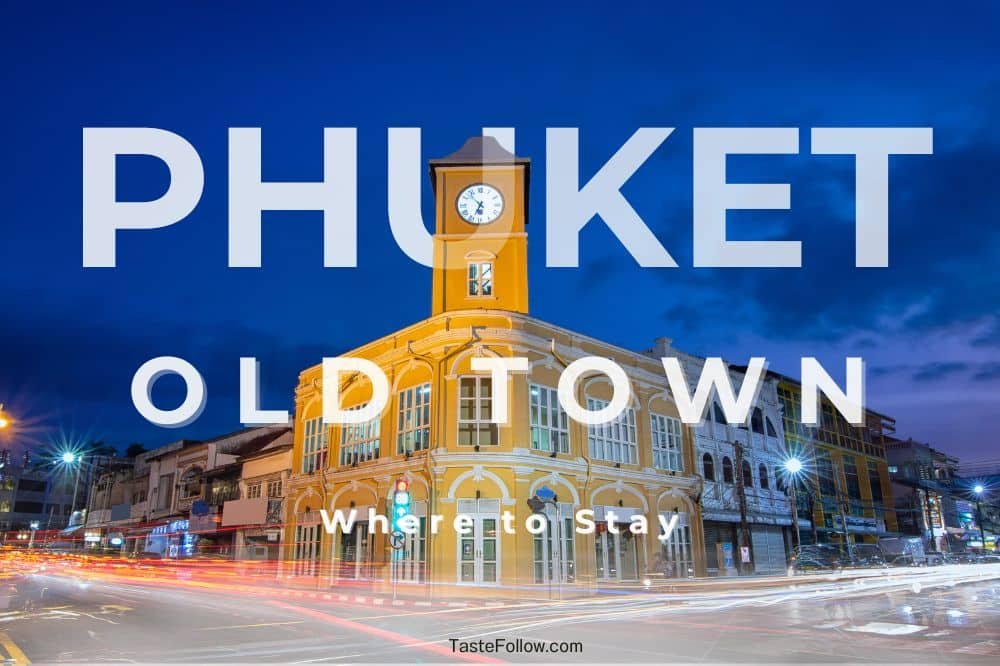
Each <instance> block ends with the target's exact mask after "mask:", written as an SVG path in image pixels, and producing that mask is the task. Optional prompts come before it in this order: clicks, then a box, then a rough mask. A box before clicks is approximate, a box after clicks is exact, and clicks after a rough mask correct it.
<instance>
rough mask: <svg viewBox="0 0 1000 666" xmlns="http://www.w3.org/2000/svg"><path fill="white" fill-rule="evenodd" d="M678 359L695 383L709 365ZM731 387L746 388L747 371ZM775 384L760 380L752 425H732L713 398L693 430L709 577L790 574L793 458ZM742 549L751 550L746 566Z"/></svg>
mask: <svg viewBox="0 0 1000 666" xmlns="http://www.w3.org/2000/svg"><path fill="white" fill-rule="evenodd" d="M660 351H661V352H666V353H662V354H661V355H663V356H667V355H679V353H678V352H676V351H675V350H669V349H661V350H660ZM680 356H681V358H682V359H684V364H683V365H684V367H685V374H686V376H687V378H688V381H689V382H694V381H696V380H697V378H698V377H699V376H700V374H701V369H702V365H703V360H702V359H699V358H697V357H693V356H690V355H686V354H683V355H680ZM730 382H731V384H732V385H733V386H734V387H739V386H741V385H742V384H743V371H742V370H740V369H736V368H731V369H730ZM777 386H778V381H777V379H776V378H775V377H773V376H768V377H765V378H763V379H762V380H761V388H760V390H759V392H758V395H757V399H756V401H755V403H754V406H753V408H752V409H751V412H750V419H749V422H748V423H745V424H730V423H727V422H726V418H725V415H724V414H723V411H722V408H721V406H720V405H719V403H718V400H717V399H713V401H712V402H711V403H710V404H709V406H708V413H707V414H706V415H705V418H704V419H703V420H702V422H701V423H700V424H699V425H697V426H695V427H694V428H693V432H694V449H695V464H696V471H697V472H699V473H700V474H701V476H702V478H703V479H704V490H703V492H702V495H701V504H702V512H703V517H704V532H705V560H706V566H707V569H708V571H709V573H718V574H726V573H735V572H737V571H739V572H743V573H771V574H774V573H783V572H784V571H785V570H786V568H787V562H788V559H787V554H788V550H789V549H790V548H791V546H792V543H793V538H792V511H791V504H790V502H789V498H788V494H787V490H786V487H785V483H784V481H785V471H784V467H783V466H784V463H785V461H786V460H787V459H788V454H787V451H786V447H785V438H784V422H783V419H782V413H781V405H780V403H779V401H778V391H777ZM691 388H692V390H693V386H692V387H691ZM803 522H804V521H803ZM744 525H745V529H746V535H745V537H744V536H743V535H742V534H741V533H742V532H743V530H744ZM805 526H806V527H808V523H807V522H806V523H805ZM741 545H745V546H748V547H749V548H750V551H749V553H748V555H749V557H750V561H749V562H747V563H744V562H743V558H744V556H743V553H742V552H741V551H740V546H741Z"/></svg>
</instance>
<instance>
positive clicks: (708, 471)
mask: <svg viewBox="0 0 1000 666" xmlns="http://www.w3.org/2000/svg"><path fill="white" fill-rule="evenodd" d="M701 467H702V470H703V471H704V474H705V480H706V481H715V461H713V460H712V454H711V453H706V454H705V455H703V456H702V457H701Z"/></svg>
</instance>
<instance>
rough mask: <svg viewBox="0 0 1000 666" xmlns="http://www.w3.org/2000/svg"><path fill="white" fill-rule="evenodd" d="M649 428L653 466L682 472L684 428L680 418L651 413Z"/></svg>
mask: <svg viewBox="0 0 1000 666" xmlns="http://www.w3.org/2000/svg"><path fill="white" fill-rule="evenodd" d="M649 428H650V432H651V433H652V439H653V467H655V468H656V469H664V470H667V471H671V472H683V471H684V434H683V433H684V430H683V428H682V427H681V422H680V419H675V418H674V417H672V416H664V415H663V414H655V413H651V414H650V415H649Z"/></svg>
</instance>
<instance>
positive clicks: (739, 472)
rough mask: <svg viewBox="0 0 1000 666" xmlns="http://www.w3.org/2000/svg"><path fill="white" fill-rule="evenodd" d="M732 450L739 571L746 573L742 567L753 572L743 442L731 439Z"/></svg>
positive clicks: (748, 430) (748, 435)
mask: <svg viewBox="0 0 1000 666" xmlns="http://www.w3.org/2000/svg"><path fill="white" fill-rule="evenodd" d="M751 436H752V435H751V430H750V428H749V427H748V428H747V437H748V438H749V437H751ZM733 451H734V453H735V457H736V500H737V501H738V502H739V505H740V538H739V547H740V553H739V557H740V572H741V573H746V571H744V569H748V570H749V572H751V573H752V572H753V560H754V558H753V546H752V545H751V543H750V541H751V540H750V526H749V524H748V523H747V495H746V481H745V479H744V478H743V444H742V443H741V442H740V440H739V439H735V440H733ZM744 547H745V548H747V549H748V551H749V553H750V561H749V562H746V563H745V564H744V562H743V548H744Z"/></svg>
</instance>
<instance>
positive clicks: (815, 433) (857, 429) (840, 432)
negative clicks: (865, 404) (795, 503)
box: [771, 372, 898, 546]
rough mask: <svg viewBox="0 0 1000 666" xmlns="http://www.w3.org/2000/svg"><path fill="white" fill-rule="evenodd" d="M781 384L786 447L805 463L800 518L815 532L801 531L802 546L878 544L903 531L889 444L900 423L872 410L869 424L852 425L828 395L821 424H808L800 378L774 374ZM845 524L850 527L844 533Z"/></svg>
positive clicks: (867, 417)
mask: <svg viewBox="0 0 1000 666" xmlns="http://www.w3.org/2000/svg"><path fill="white" fill-rule="evenodd" d="M771 375H772V376H774V377H776V378H777V379H778V380H779V382H778V399H779V400H780V401H781V404H782V410H783V416H784V426H785V443H786V446H787V448H788V451H789V454H790V455H794V456H796V457H798V458H800V459H801V461H802V463H803V468H802V469H803V473H804V479H803V480H804V484H803V486H804V488H805V491H806V497H804V498H802V497H800V498H799V507H798V509H799V516H800V517H801V518H804V519H808V520H809V522H810V524H811V525H812V529H811V530H809V531H807V530H801V532H800V534H801V537H802V543H812V542H819V543H834V544H843V545H845V546H846V543H845V542H846V540H847V539H846V538H845V535H847V538H849V539H850V543H852V544H857V543H875V542H876V541H877V540H878V537H879V536H880V535H881V536H884V535H887V534H896V533H897V530H898V527H897V522H896V511H895V508H894V505H893V498H892V483H891V481H890V479H889V469H888V464H887V462H886V452H885V451H886V444H887V443H888V441H889V440H891V439H892V438H891V437H890V435H891V434H892V433H893V432H895V421H894V420H893V419H891V418H890V417H887V416H884V415H882V414H879V413H878V412H875V411H872V410H870V409H866V410H865V425H864V426H853V425H851V424H850V423H848V422H847V420H846V419H845V418H844V417H843V415H842V414H840V412H838V411H837V410H836V409H835V408H834V406H833V404H832V403H831V402H830V400H829V399H828V398H827V397H826V396H821V401H820V413H819V424H818V425H817V426H807V425H803V423H802V420H801V410H800V406H801V404H802V400H801V397H802V396H801V393H802V389H801V386H800V384H799V382H798V381H797V380H794V379H791V378H789V377H785V376H784V375H779V374H777V373H773V372H772V373H771ZM845 524H846V529H845Z"/></svg>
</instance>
